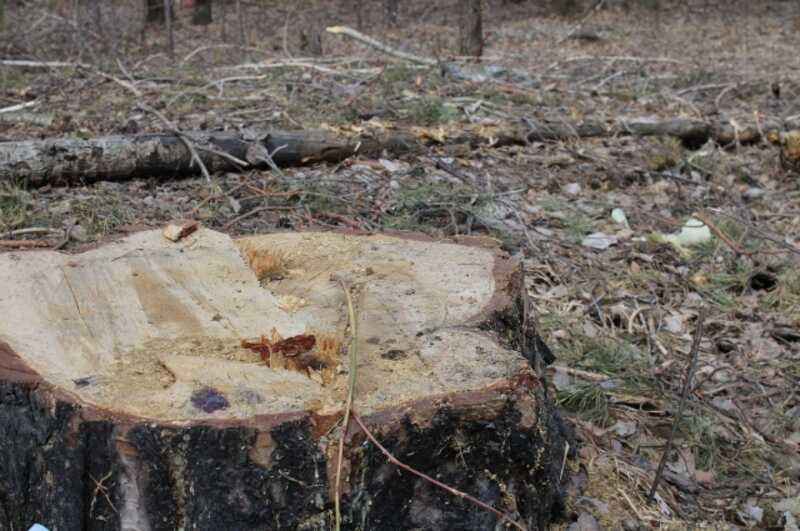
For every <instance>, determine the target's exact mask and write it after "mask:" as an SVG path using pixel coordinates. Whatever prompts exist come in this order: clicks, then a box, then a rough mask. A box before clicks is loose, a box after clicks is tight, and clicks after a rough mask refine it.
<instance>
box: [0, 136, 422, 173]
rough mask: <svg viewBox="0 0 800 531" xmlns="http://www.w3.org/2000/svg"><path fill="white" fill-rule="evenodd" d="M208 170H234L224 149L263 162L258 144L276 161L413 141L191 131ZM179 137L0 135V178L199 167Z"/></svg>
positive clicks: (399, 146) (324, 157) (337, 157)
mask: <svg viewBox="0 0 800 531" xmlns="http://www.w3.org/2000/svg"><path fill="white" fill-rule="evenodd" d="M189 136H190V137H191V139H192V142H194V143H195V145H196V146H197V147H198V154H199V155H200V158H201V159H202V160H203V163H204V164H205V165H206V167H207V168H208V170H209V171H211V172H214V171H234V170H236V169H240V167H239V166H238V165H237V163H235V162H233V161H232V160H231V159H229V158H224V157H221V156H219V155H216V154H214V153H213V152H211V151H209V150H207V149H203V148H204V147H205V148H210V149H212V150H214V151H221V152H224V153H226V154H228V155H230V156H232V157H235V158H236V159H239V160H240V161H242V162H246V165H247V166H248V167H250V166H252V167H261V168H267V167H268V164H267V163H266V162H265V160H264V156H265V152H264V151H263V150H266V152H267V153H270V154H271V157H272V159H273V161H274V162H275V163H276V164H278V165H282V166H291V165H300V164H307V163H313V162H319V161H323V162H339V161H341V160H344V159H345V158H347V157H349V156H352V155H354V154H355V153H357V152H358V153H367V154H370V153H372V154H373V155H374V154H377V153H379V152H380V150H381V149H383V148H388V149H390V150H392V151H394V152H395V154H399V153H400V152H402V151H405V150H408V149H410V148H411V147H412V144H413V142H410V141H409V139H403V138H400V137H397V138H395V139H390V140H383V141H381V142H378V141H376V140H371V139H364V140H362V141H358V140H350V139H346V138H341V137H335V136H333V135H331V134H329V133H326V132H324V131H313V130H312V131H297V132H292V131H264V132H259V133H257V134H253V135H252V136H244V135H241V134H238V133H209V132H194V133H191V134H190V135H189ZM199 171H200V170H199V168H198V167H197V166H196V165H194V166H193V165H192V157H191V154H190V153H189V151H188V150H187V149H186V146H184V145H183V143H182V142H181V140H180V138H178V137H177V136H176V135H174V134H171V133H169V134H144V135H133V136H122V135H117V136H108V137H100V138H94V139H88V140H82V139H75V138H62V139H52V140H28V141H21V142H0V182H3V181H17V182H26V183H28V184H29V185H30V186H42V185H46V184H69V183H76V182H94V181H98V180H112V181H113V180H125V179H132V178H137V177H145V178H147V177H156V176H159V177H164V178H172V177H179V176H185V175H191V174H197V173H199Z"/></svg>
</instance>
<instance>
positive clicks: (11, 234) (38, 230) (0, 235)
mask: <svg viewBox="0 0 800 531" xmlns="http://www.w3.org/2000/svg"><path fill="white" fill-rule="evenodd" d="M63 233H64V231H63V230H59V229H51V228H49V227H30V228H27V229H16V230H10V231H8V232H0V239H8V238H15V237H17V236H24V235H27V234H63Z"/></svg>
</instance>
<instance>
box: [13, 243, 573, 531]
mask: <svg viewBox="0 0 800 531" xmlns="http://www.w3.org/2000/svg"><path fill="white" fill-rule="evenodd" d="M523 280H524V279H523V269H522V266H521V262H520V261H519V260H517V259H514V258H509V257H508V256H507V255H505V254H504V253H503V252H501V251H500V250H499V249H498V248H497V247H496V245H495V244H494V243H492V242H490V241H488V240H485V239H461V240H457V241H456V240H454V241H449V242H433V241H431V240H428V239H423V238H421V237H420V238H416V237H413V238H412V237H392V236H386V235H373V236H358V235H352V234H333V233H324V234H323V233H299V234H297V233H295V234H272V235H266V236H255V237H250V238H245V239H242V240H238V241H235V240H232V239H231V238H229V237H228V236H226V235H223V234H221V233H217V232H213V231H210V230H206V229H203V228H200V229H198V230H196V231H194V232H187V233H186V234H185V235H184V236H183V237H182V238H180V239H178V240H177V241H172V240H170V239H167V238H165V237H164V235H162V233H161V232H159V231H149V232H142V233H138V234H134V235H132V236H129V237H128V238H126V239H124V240H121V241H118V242H115V243H111V244H108V245H105V246H102V247H100V248H97V249H94V250H91V251H87V252H85V253H83V254H78V255H66V254H61V253H57V252H52V251H30V252H24V253H10V254H0V293H2V294H3V295H2V297H0V315H3V319H0V338H2V341H0V433H2V434H3V436H2V437H0V529H28V527H30V525H31V524H32V523H33V522H39V523H41V524H43V525H46V526H47V527H48V528H50V529H96V530H111V529H113V530H117V529H146V530H151V531H161V530H165V531H167V530H168V531H174V530H175V529H196V530H201V531H202V530H209V531H210V530H215V531H216V530H222V529H225V530H246V529H306V530H320V531H322V530H324V531H328V530H330V529H332V528H333V527H332V519H333V516H332V513H333V505H334V494H333V493H334V492H335V489H334V479H333V478H334V477H335V471H336V470H337V468H338V464H339V462H338V458H337V450H338V441H339V436H340V435H339V434H340V433H341V430H340V427H339V425H340V420H341V418H342V414H343V408H344V404H345V399H346V397H347V395H348V392H349V383H348V382H349V375H348V374H347V373H348V367H349V364H348V362H347V355H346V354H345V353H344V352H343V351H344V350H345V349H346V347H345V345H347V344H348V343H349V342H350V341H351V340H353V339H355V342H356V345H357V352H358V379H357V384H356V386H355V388H354V389H355V393H354V399H353V408H352V409H353V411H354V412H355V413H356V414H357V415H358V420H359V422H363V423H364V426H365V427H366V428H367V429H368V430H369V433H370V434H372V435H374V436H375V437H376V440H377V441H379V442H380V444H381V445H382V446H384V447H385V448H386V449H387V450H388V451H389V452H391V454H392V455H393V456H394V457H396V458H397V459H399V460H400V461H401V462H403V463H405V464H407V465H409V466H412V467H413V468H415V469H416V470H418V471H420V472H423V473H425V474H427V475H428V476H430V477H432V478H436V479H437V480H438V481H440V482H442V483H444V484H446V485H449V486H450V487H453V488H456V489H458V490H460V491H462V492H464V493H467V494H470V495H472V496H474V497H476V498H477V499H478V500H480V501H482V502H484V503H488V504H489V505H491V506H492V507H494V508H496V509H498V510H499V511H501V512H502V513H503V514H504V515H508V516H509V517H510V518H511V519H513V520H514V521H515V522H517V523H518V524H520V525H522V526H524V527H526V528H527V529H530V530H533V529H544V528H545V526H546V525H547V522H548V521H549V520H550V519H551V516H552V513H553V511H554V510H555V509H556V508H557V507H558V505H559V497H560V494H559V492H560V491H559V485H560V481H561V473H562V471H563V460H564V459H565V444H564V439H563V435H562V425H561V424H560V421H559V419H558V415H557V412H556V410H555V406H554V404H553V402H552V400H551V398H549V397H548V396H547V393H546V390H545V387H544V386H543V384H542V382H541V380H540V379H539V376H538V372H537V371H536V370H534V369H533V367H534V366H539V365H540V364H541V361H542V358H546V357H548V355H549V351H547V350H546V347H544V345H543V344H542V343H541V340H540V339H539V337H538V336H537V335H536V332H535V330H534V329H533V328H532V325H531V324H530V322H529V321H528V320H527V319H526V317H525V315H526V314H525V310H524V308H525V307H526V301H525V297H526V291H525V287H524V281H523ZM342 283H344V284H346V285H348V286H352V290H351V293H352V299H353V300H354V305H355V312H354V313H355V315H356V317H355V320H356V321H357V324H358V326H357V327H356V329H357V334H356V336H355V338H353V337H351V336H350V334H351V330H352V328H351V327H350V326H349V323H350V318H349V315H348V314H349V312H348V308H347V304H346V296H345V292H344V290H343V289H342V287H341V284H342ZM342 470H343V482H342V484H341V487H342V488H341V492H342V495H341V502H342V515H343V520H344V521H343V525H342V528H343V529H347V530H357V529H359V530H361V529H369V530H373V531H384V530H385V531H390V530H391V531H393V530H396V529H474V530H487V531H488V530H494V529H497V528H498V527H500V526H503V525H504V523H502V522H501V521H500V518H499V517H498V516H497V515H496V514H494V513H491V512H486V511H484V510H483V509H482V508H480V507H478V506H476V505H473V504H471V503H469V502H468V501H466V500H464V499H463V498H461V497H458V496H453V495H452V494H450V493H448V492H445V491H443V490H441V489H440V488H438V487H437V486H435V485H433V484H431V483H430V482H429V481H426V480H424V479H423V478H420V477H418V476H416V475H412V474H410V473H406V472H400V471H399V470H398V469H397V468H395V466H394V465H392V464H390V463H388V462H387V459H386V457H385V456H384V454H382V453H381V451H380V450H379V449H378V448H376V447H375V446H374V445H373V443H372V442H370V440H368V438H367V436H366V434H365V432H364V431H362V429H361V428H360V427H359V425H357V424H353V423H351V425H350V428H349V430H347V431H346V435H345V452H344V460H343V462H342Z"/></svg>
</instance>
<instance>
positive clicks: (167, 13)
mask: <svg viewBox="0 0 800 531" xmlns="http://www.w3.org/2000/svg"><path fill="white" fill-rule="evenodd" d="M173 14H174V12H173V11H172V0H164V21H165V22H166V24H167V50H168V51H169V58H170V59H172V60H173V61H174V60H175V29H174V28H173V26H175V24H173V20H172V16H173Z"/></svg>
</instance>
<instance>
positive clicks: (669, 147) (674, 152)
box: [645, 137, 683, 171]
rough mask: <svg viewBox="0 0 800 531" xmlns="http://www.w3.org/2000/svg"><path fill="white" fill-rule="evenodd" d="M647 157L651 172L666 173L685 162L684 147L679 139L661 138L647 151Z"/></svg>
mask: <svg viewBox="0 0 800 531" xmlns="http://www.w3.org/2000/svg"><path fill="white" fill-rule="evenodd" d="M645 157H646V165H647V168H648V169H649V170H650V171H665V170H668V169H670V168H673V167H675V166H677V165H678V163H680V162H681V160H683V145H682V144H681V141H680V140H678V139H677V138H673V137H661V138H658V139H656V140H655V141H654V142H653V143H652V145H651V146H650V148H649V149H647V150H646V154H645Z"/></svg>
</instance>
